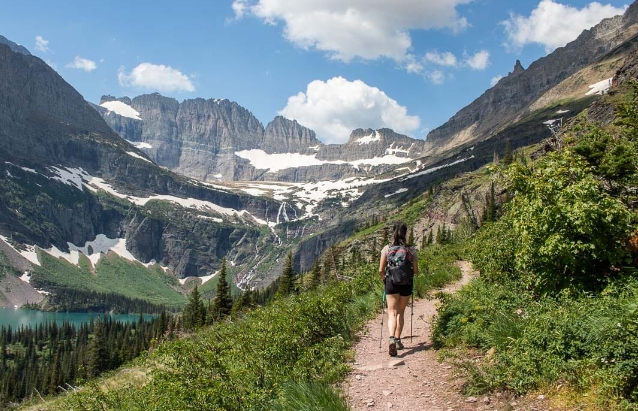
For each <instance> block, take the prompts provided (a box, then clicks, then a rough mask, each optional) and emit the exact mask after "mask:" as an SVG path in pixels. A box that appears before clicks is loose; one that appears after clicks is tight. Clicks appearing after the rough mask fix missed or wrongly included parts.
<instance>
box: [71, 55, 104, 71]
mask: <svg viewBox="0 0 638 411" xmlns="http://www.w3.org/2000/svg"><path fill="white" fill-rule="evenodd" d="M65 67H69V68H74V69H80V70H84V71H86V72H87V73H88V72H90V71H93V70H95V69H96V68H97V64H95V61H93V60H89V59H85V58H82V57H80V56H75V59H73V61H72V62H71V63H69V64H67V65H66V66H65Z"/></svg>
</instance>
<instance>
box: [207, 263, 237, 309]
mask: <svg viewBox="0 0 638 411" xmlns="http://www.w3.org/2000/svg"><path fill="white" fill-rule="evenodd" d="M232 309H233V298H232V296H231V295H230V285H229V284H228V281H227V280H226V259H225V258H224V260H223V261H222V269H221V271H220V273H219V281H218V282H217V289H216V290H215V299H213V305H212V307H211V310H210V312H209V318H211V319H213V320H218V319H220V318H222V317H226V316H228V315H230V313H231V312H232Z"/></svg>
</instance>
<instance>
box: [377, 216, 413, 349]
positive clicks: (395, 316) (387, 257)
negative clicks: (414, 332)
mask: <svg viewBox="0 0 638 411" xmlns="http://www.w3.org/2000/svg"><path fill="white" fill-rule="evenodd" d="M407 232H408V227H407V226H406V225H405V223H404V222H397V223H395V224H394V228H393V239H392V243H391V244H388V245H386V246H385V247H383V250H381V261H380V262H379V276H380V277H381V279H382V280H383V282H384V284H385V294H386V298H387V301H388V331H389V332H390V346H389V350H388V351H389V354H390V355H391V356H392V357H395V356H396V355H397V350H402V349H403V348H404V346H403V343H402V342H401V332H402V331H403V319H404V313H405V308H406V307H407V306H408V302H409V301H410V296H411V295H412V290H413V285H414V276H415V275H416V274H417V273H418V271H419V266H418V265H417V253H416V249H415V248H414V247H413V246H412V245H410V244H408V243H407V240H406V235H407Z"/></svg>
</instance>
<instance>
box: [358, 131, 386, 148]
mask: <svg viewBox="0 0 638 411" xmlns="http://www.w3.org/2000/svg"><path fill="white" fill-rule="evenodd" d="M375 141H381V136H379V132H378V131H375V132H374V133H372V134H370V135H369V136H365V137H361V138H358V139H356V140H355V141H354V143H359V145H360V146H361V145H363V144H370V143H373V142H375Z"/></svg>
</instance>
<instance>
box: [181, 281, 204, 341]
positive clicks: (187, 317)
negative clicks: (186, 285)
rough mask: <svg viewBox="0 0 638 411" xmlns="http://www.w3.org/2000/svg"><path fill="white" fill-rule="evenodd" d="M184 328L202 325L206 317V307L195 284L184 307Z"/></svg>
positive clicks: (193, 328)
mask: <svg viewBox="0 0 638 411" xmlns="http://www.w3.org/2000/svg"><path fill="white" fill-rule="evenodd" d="M183 317H184V329H186V330H196V329H198V328H200V327H201V326H202V325H204V321H205V319H206V309H205V307H204V302H203V301H202V298H201V295H200V293H199V290H198V289H197V285H195V288H193V291H192V292H191V294H190V296H189V297H188V303H187V304H186V307H184V315H183Z"/></svg>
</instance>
